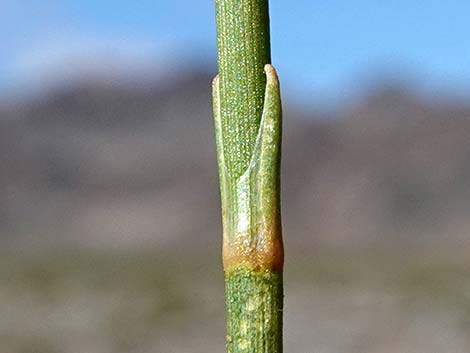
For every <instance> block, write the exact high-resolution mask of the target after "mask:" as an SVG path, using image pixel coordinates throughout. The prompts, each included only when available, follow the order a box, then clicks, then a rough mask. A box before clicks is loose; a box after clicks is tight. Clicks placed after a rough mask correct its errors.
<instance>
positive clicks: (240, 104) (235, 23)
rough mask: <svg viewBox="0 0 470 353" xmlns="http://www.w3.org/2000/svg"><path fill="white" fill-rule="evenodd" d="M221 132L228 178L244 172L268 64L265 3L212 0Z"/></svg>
mask: <svg viewBox="0 0 470 353" xmlns="http://www.w3.org/2000/svg"><path fill="white" fill-rule="evenodd" d="M215 3H216V20H217V45H218V54H219V55H218V58H219V60H218V63H219V77H220V99H221V114H222V130H223V136H224V146H225V151H226V155H225V157H226V163H227V169H228V174H229V175H230V176H232V177H239V176H240V175H241V174H242V173H243V171H244V170H245V169H246V168H247V166H248V163H249V161H250V158H251V153H252V150H253V146H254V144H255V139H256V135H257V132H258V129H259V124H260V119H261V113H262V111H263V99H264V91H265V86H266V77H265V75H264V71H263V69H264V65H266V64H269V63H270V62H271V54H270V42H269V15H268V1H267V0H216V2H215Z"/></svg>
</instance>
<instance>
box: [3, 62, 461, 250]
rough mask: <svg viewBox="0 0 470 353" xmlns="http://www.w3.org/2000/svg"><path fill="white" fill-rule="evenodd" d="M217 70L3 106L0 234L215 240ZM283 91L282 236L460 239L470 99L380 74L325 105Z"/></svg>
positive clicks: (209, 243)
mask: <svg viewBox="0 0 470 353" xmlns="http://www.w3.org/2000/svg"><path fill="white" fill-rule="evenodd" d="M211 77H212V73H210V72H205V71H204V70H200V71H198V70H194V71H184V72H180V73H178V74H177V75H176V74H175V76H174V77H169V78H167V79H165V80H157V79H156V80H154V81H152V80H147V81H146V82H145V83H142V84H139V83H136V82H128V83H123V82H121V83H119V82H117V81H112V80H109V81H106V80H92V79H88V80H87V79H82V80H77V81H76V82H69V83H68V84H64V85H61V86H56V87H55V88H54V89H51V90H49V91H48V92H47V93H45V94H43V95H37V96H35V97H32V98H31V97H30V98H24V99H23V100H19V101H16V103H15V104H11V105H8V106H7V105H5V106H4V107H0V162H1V165H2V169H1V170H0V186H1V188H0V193H1V195H0V220H1V221H0V235H1V241H2V242H3V244H13V245H18V244H28V246H31V244H33V243H34V244H35V246H42V245H43V246H46V247H48V246H50V245H54V246H56V245H57V244H71V245H73V246H75V245H80V246H81V245H85V246H92V247H97V246H98V247H105V248H109V247H111V248H113V247H122V246H124V247H125V246H133V247H135V246H148V245H152V246H156V247H157V248H160V249H165V248H173V247H175V246H179V244H182V243H184V244H187V245H189V244H191V246H196V245H197V248H200V249H205V250H207V249H208V247H209V249H218V248H219V247H220V240H219V239H220V234H219V233H220V215H219V201H218V184H217V179H216V160H215V145H214V138H213V126H212V116H211V103H210V91H209V89H210V82H211ZM149 82H150V83H149ZM285 95H286V97H285V98H286V99H285V108H286V109H285V117H284V121H285V122H284V126H285V134H284V154H283V211H284V214H283V217H284V219H283V222H284V229H285V233H286V234H287V235H288V238H287V245H288V246H290V247H292V248H295V247H296V246H301V247H303V248H304V247H309V246H314V245H315V244H322V243H328V244H333V245H334V244H339V243H341V244H366V245H367V244H368V243H371V242H372V243H373V242H377V241H384V240H385V241H402V240H406V241H418V242H427V241H430V240H445V241H457V242H458V241H463V240H464V239H466V238H468V237H467V234H468V233H469V231H470V157H469V156H470V119H469V118H470V106H462V105H459V104H457V103H455V102H454V103H452V102H450V101H445V100H443V99H437V98H436V97H422V96H419V95H418V94H417V93H416V92H413V91H412V90H407V88H406V87H403V86H400V85H386V84H385V85H380V86H377V87H375V89H371V90H370V91H369V92H365V93H364V94H363V95H362V96H361V97H360V98H359V99H357V100H355V101H354V102H352V103H349V104H345V105H344V106H340V107H337V109H336V110H334V111H333V112H328V113H324V112H322V111H321V110H319V109H316V107H308V108H307V109H305V108H300V107H296V106H292V105H290V104H289V99H288V98H289V96H288V94H287V93H286V94H285Z"/></svg>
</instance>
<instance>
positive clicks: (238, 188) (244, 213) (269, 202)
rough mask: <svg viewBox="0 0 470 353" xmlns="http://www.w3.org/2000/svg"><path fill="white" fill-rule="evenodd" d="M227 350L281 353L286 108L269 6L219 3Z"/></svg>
mask: <svg viewBox="0 0 470 353" xmlns="http://www.w3.org/2000/svg"><path fill="white" fill-rule="evenodd" d="M216 16H217V44H218V54H219V75H218V76H217V77H216V79H215V80H214V83H213V98H214V117H215V128H216V138H217V157H218V164H219V178H220V190H221V200H222V220H223V228H224V229H223V233H224V234H223V238H224V242H223V258H224V271H225V291H226V313H227V350H228V352H229V353H282V308H283V285H282V267H283V256H284V254H283V245H282V238H281V218H280V199H279V167H280V152H281V149H280V144H281V115H282V113H281V102H280V93H279V81H278V78H277V74H276V72H275V70H274V68H273V67H272V66H271V65H269V63H270V43H269V16H268V1H267V0H216Z"/></svg>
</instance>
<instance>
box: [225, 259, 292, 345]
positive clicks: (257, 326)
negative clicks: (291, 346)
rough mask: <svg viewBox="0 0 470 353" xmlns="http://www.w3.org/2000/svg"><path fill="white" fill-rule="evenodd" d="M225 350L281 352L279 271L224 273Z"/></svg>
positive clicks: (281, 293)
mask: <svg viewBox="0 0 470 353" xmlns="http://www.w3.org/2000/svg"><path fill="white" fill-rule="evenodd" d="M225 291H226V312H227V351H228V352H229V353H281V352H282V305H283V304H282V303H283V289H282V274H280V273H275V272H271V271H263V272H255V271H251V270H248V269H243V268H241V269H237V270H234V271H232V272H229V273H226V277H225Z"/></svg>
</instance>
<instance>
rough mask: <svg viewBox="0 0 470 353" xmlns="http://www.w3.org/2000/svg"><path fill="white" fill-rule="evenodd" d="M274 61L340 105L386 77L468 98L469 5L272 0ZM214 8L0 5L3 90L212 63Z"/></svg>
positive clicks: (310, 91)
mask: <svg viewBox="0 0 470 353" xmlns="http://www.w3.org/2000/svg"><path fill="white" fill-rule="evenodd" d="M270 6H271V11H270V12H271V32H272V33H271V34H272V51H273V55H272V57H273V62H274V64H275V66H276V67H277V68H278V71H279V72H280V75H281V78H282V79H283V83H284V85H285V86H287V88H288V90H289V92H292V93H294V94H297V93H298V94H300V95H303V96H304V97H316V98H317V99H318V100H322V99H327V100H328V99H341V98H344V97H349V96H350V95H351V94H353V93H354V92H357V86H358V85H359V86H362V85H363V84H364V82H367V81H368V80H373V79H374V77H375V76H380V75H381V74H387V75H388V76H391V77H394V76H395V77H397V78H402V77H411V78H412V80H415V81H416V82H417V83H418V84H419V85H421V86H422V87H423V88H424V89H426V90H430V91H432V92H437V93H446V94H454V93H458V94H464V95H466V94H467V90H469V91H470V40H469V39H468V38H469V35H470V21H469V20H468V18H469V15H470V2H469V1H457V0H453V1H452V0H448V1H445V2H444V1H442V0H441V1H434V0H426V1H417V0H415V1H413V0H408V1H404V0H394V1H372V0H358V1H346V0H343V1H339V0H338V1H336V0H328V1H327V0H323V1H320V0H297V1H286V0H271V1H270ZM214 22H215V21H214V4H213V1H212V0H180V1H158V0H140V1H139V0H134V1H129V0H127V1H124V0H113V1H109V0H99V1H97V0H80V1H79V0H42V1H41V0H0V43H2V44H1V47H0V48H1V51H0V89H1V91H2V93H8V92H21V91H22V90H26V89H28V88H29V87H41V85H42V84H44V82H45V81H47V80H50V79H52V80H57V79H62V78H63V79H67V78H68V77H69V76H71V75H80V74H81V73H83V72H84V71H85V72H86V71H91V72H93V70H95V71H96V72H100V71H103V72H106V71H109V72H111V73H116V72H119V73H120V74H124V75H125V74H126V73H127V74H129V75H130V76H132V75H133V74H137V73H139V72H141V73H142V72H146V71H148V70H153V71H158V70H161V71H165V70H167V69H172V70H177V67H178V66H181V65H190V64H191V63H188V62H187V60H188V58H191V57H194V58H196V61H199V62H203V61H205V60H207V61H208V62H209V63H211V62H214V60H215V50H216V49H215V24H214Z"/></svg>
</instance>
